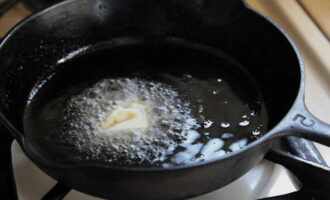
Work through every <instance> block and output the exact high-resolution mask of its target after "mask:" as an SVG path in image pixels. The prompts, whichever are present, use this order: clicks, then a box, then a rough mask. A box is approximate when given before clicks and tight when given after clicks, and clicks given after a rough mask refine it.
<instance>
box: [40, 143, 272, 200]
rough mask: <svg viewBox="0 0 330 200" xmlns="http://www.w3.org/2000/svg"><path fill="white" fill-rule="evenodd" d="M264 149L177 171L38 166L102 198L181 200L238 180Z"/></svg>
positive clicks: (85, 191)
mask: <svg viewBox="0 0 330 200" xmlns="http://www.w3.org/2000/svg"><path fill="white" fill-rule="evenodd" d="M268 149H269V143H264V144H262V145H260V146H257V147H255V148H253V149H251V150H250V151H245V152H244V153H241V154H238V155H237V156H235V157H232V158H230V159H224V160H221V161H219V162H215V163H211V164H209V165H203V166H199V167H193V168H185V169H178V170H164V171H124V170H107V169H99V170H98V174H95V170H93V169H92V170H89V169H88V168H83V169H72V170H70V169H68V170H63V171H54V170H53V169H48V168H45V167H42V166H40V167H41V168H43V169H44V170H45V171H46V172H47V173H48V174H50V175H51V176H53V177H54V178H56V179H57V180H61V181H62V182H63V183H66V184H67V185H68V186H72V187H74V188H75V189H77V190H79V191H82V192H84V193H87V194H90V195H94V196H99V197H102V198H106V199H111V200H176V199H178V200H182V199H186V198H188V197H194V196H199V195H201V194H204V193H207V192H211V191H214V190H216V189H218V188H221V187H223V186H225V185H227V184H229V183H230V182H232V181H233V180H235V179H237V178H239V177H241V176H242V175H243V174H245V173H246V172H247V171H249V170H250V169H251V167H253V166H254V165H255V164H256V163H257V162H259V161H260V160H261V159H262V158H263V156H264V154H265V153H266V152H267V151H268ZM228 169H230V170H228ZM63 172H64V173H63Z"/></svg>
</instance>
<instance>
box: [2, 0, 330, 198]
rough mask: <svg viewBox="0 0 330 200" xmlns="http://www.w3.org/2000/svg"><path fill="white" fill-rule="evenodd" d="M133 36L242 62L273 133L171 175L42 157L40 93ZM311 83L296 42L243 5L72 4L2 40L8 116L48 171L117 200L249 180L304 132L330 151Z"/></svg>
mask: <svg viewBox="0 0 330 200" xmlns="http://www.w3.org/2000/svg"><path fill="white" fill-rule="evenodd" d="M215 8H216V9H215ZM123 37H131V38H132V37H133V38H143V40H145V41H151V42H152V41H158V40H164V39H165V38H169V37H171V38H180V39H183V40H185V41H191V42H193V43H199V44H203V45H207V46H209V47H212V48H216V49H218V50H219V51H222V52H224V53H226V54H228V55H230V56H231V57H233V58H235V59H236V60H237V61H238V62H239V63H241V64H242V65H243V66H244V67H245V68H246V70H248V71H249V72H250V73H251V74H252V75H253V76H254V78H255V79H256V81H257V83H258V84H259V86H260V88H261V91H262V93H263V96H264V99H265V102H266V106H267V110H268V115H269V130H268V133H267V134H265V135H264V136H263V137H262V138H261V139H259V140H258V141H256V142H254V143H251V144H250V145H248V146H247V147H246V148H244V149H242V150H240V151H237V152H235V153H232V154H230V155H227V156H224V157H222V158H220V159H218V160H215V161H210V162H205V163H201V164H196V165H191V166H181V167H175V168H169V169H143V168H135V169H133V168H112V167H109V166H105V165H99V164H95V165H93V164H88V165H87V164H85V163H79V164H72V165H65V166H64V165H63V164H61V163H59V162H50V161H49V160H51V159H49V158H44V157H42V156H41V154H40V152H38V151H36V149H35V148H34V146H33V141H31V140H30V139H29V137H28V135H26V133H24V131H23V124H22V122H23V120H22V117H23V111H24V107H25V105H26V101H27V99H28V96H29V93H30V91H31V88H32V87H33V86H34V85H35V83H36V82H37V81H38V78H40V77H42V76H43V74H44V73H45V72H46V71H49V70H50V69H51V68H52V67H53V66H54V65H55V63H56V62H57V61H59V60H60V59H62V58H64V57H67V55H70V53H71V52H74V51H75V50H77V49H81V48H82V47H85V46H88V45H93V44H96V43H100V42H104V41H109V40H112V39H116V38H123ZM152 59H157V58H152ZM187 70H189V69H187ZM77 75H79V73H78V74H77ZM304 81H305V77H304V68H303V63H302V60H301V58H300V56H299V54H298V53H297V50H296V49H295V47H294V45H293V44H292V42H291V41H290V39H288V37H287V36H286V35H285V34H284V33H283V31H281V30H280V29H279V28H278V27H276V26H275V25H274V24H273V23H271V22H270V21H269V20H267V19H265V18H264V17H262V16H260V15H258V14H257V13H255V12H254V11H252V10H250V9H248V8H247V7H246V6H245V5H244V3H243V2H242V1H240V0H235V1H234V0H218V1H205V2H204V1H193V0H181V1H177V0H158V1H154V0H70V1H66V2H64V3H60V4H58V5H55V6H53V7H51V8H49V9H46V10H44V11H41V12H39V13H36V14H34V15H32V16H31V17H29V18H28V19H26V20H24V21H23V22H22V23H20V24H19V25H18V26H16V27H15V28H14V29H13V30H12V31H11V32H10V33H9V34H8V35H7V36H6V37H5V39H4V41H3V42H2V43H1V46H0V94H1V95H0V96H1V100H0V111H1V113H0V119H1V122H2V124H3V125H4V126H5V127H6V128H7V129H8V130H9V131H10V132H11V133H12V134H13V135H14V136H15V138H16V140H17V141H18V142H19V144H20V145H21V147H22V148H23V150H24V151H25V153H26V154H27V155H28V156H29V157H30V158H31V159H32V160H33V161H34V162H35V163H36V164H37V165H38V166H39V167H40V168H41V169H42V170H44V171H45V172H46V173H47V174H49V175H50V176H52V177H54V178H55V179H56V180H58V181H60V182H63V183H64V184H66V185H68V186H69V187H72V188H73V189H77V190H80V191H82V192H85V193H88V194H91V195H95V196H99V197H103V198H111V199H113V200H115V199H123V200H130V199H143V200H156V199H159V200H161V199H164V200H170V199H184V198H187V197H193V196H197V195H201V194H203V193H206V192H210V191H212V190H215V189H217V188H220V187H222V186H224V185H226V184H228V183H230V182H232V181H233V180H235V179H237V178H238V177H240V176H242V175H243V174H244V173H246V172H247V171H248V170H249V169H251V168H252V167H253V166H254V165H255V164H256V163H257V162H258V161H260V160H261V159H262V158H263V156H264V155H265V153H266V152H267V151H268V149H269V147H270V145H271V141H272V140H273V139H275V138H278V137H283V136H288V135H297V136H302V137H305V138H308V139H311V140H314V141H317V142H320V143H322V144H325V145H328V146H329V145H330V129H329V128H330V127H329V125H328V124H325V123H323V122H321V121H320V120H318V119H317V118H315V117H314V116H313V115H312V114H311V113H310V112H309V111H308V110H307V109H306V107H305V104H304ZM54 160H56V159H54Z"/></svg>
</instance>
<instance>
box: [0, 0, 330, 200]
mask: <svg viewBox="0 0 330 200" xmlns="http://www.w3.org/2000/svg"><path fill="white" fill-rule="evenodd" d="M247 1H248V2H249V4H251V5H252V6H253V7H254V8H256V9H257V10H258V11H260V12H262V13H263V14H265V15H267V16H268V17H270V18H271V19H273V20H274V21H275V22H277V23H278V24H280V25H281V26H282V27H283V28H284V29H285V31H287V32H288V33H289V34H290V36H291V37H292V38H293V40H294V41H295V42H296V44H297V45H298V48H299V50H300V51H301V53H302V56H303V59H304V61H305V64H306V71H307V83H306V103H307V105H308V106H309V108H310V110H311V111H312V112H313V113H314V114H315V115H317V116H318V117H320V118H321V119H322V120H324V121H326V122H328V123H330V114H329V113H330V78H329V77H330V56H329V55H330V43H329V41H328V40H326V38H325V37H324V35H322V33H321V31H320V30H319V29H318V28H317V27H316V25H315V24H314V23H313V21H312V20H311V19H310V18H309V17H308V15H307V14H306V13H305V11H304V10H303V9H302V8H301V7H300V6H299V4H298V3H297V1H296V0H285V1H284V0H247ZM26 14H28V12H27V11H26V10H25V9H24V8H23V7H22V5H18V6H16V7H15V8H14V9H12V11H10V12H9V13H8V14H6V15H5V16H4V17H3V18H1V19H0V27H7V29H8V27H10V26H11V25H12V24H14V23H16V22H17V20H18V19H20V18H22V17H24V16H26ZM6 20H7V21H6ZM2 25H3V26H2ZM5 31H6V30H5V29H2V30H0V36H1V35H2V34H3V33H5ZM318 147H319V149H320V151H321V153H322V154H323V156H324V157H325V159H326V160H327V162H328V163H329V164H330V150H329V148H327V147H324V146H321V145H318ZM12 150H13V166H14V172H15V179H16V182H17V189H18V193H19V199H20V200H35V199H40V198H41V197H42V196H43V195H44V194H46V192H47V191H49V189H50V188H51V187H52V186H53V185H54V184H55V183H56V182H55V181H54V180H53V179H51V178H50V177H48V176H47V175H46V174H44V173H43V172H42V171H40V170H39V169H38V168H37V167H36V166H35V165H34V164H33V163H32V162H31V161H29V160H28V159H27V158H26V156H25V155H24V154H23V153H22V152H21V150H20V147H19V146H18V144H17V143H14V144H13V147H12ZM298 185H299V183H296V182H295V179H294V178H292V177H291V174H290V173H289V172H288V171H287V170H285V169H284V168H282V167H280V166H278V165H274V164H273V163H270V162H268V161H262V162H261V163H260V164H259V165H257V166H256V167H255V168H253V169H252V170H251V171H250V172H249V173H247V174H246V175H245V176H243V177H241V178H240V179H238V180H237V181H235V182H233V183H232V184H230V185H228V186H226V187H224V188H222V189H220V190H218V191H216V192H212V193H210V194H207V195H204V196H202V197H198V198H194V199H193V200H253V199H257V198H260V197H266V196H273V195H279V194H285V193H288V192H291V191H294V190H296V189H297V188H298V187H299V186H298ZM65 199H66V200H87V199H88V200H91V199H96V198H94V197H90V196H87V195H85V194H82V193H79V192H77V191H72V192H70V193H69V195H68V196H67V197H66V198H65Z"/></svg>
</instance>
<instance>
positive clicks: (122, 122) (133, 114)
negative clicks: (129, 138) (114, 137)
mask: <svg viewBox="0 0 330 200" xmlns="http://www.w3.org/2000/svg"><path fill="white" fill-rule="evenodd" d="M145 128H148V118H147V114H146V106H145V105H144V104H141V103H132V104H131V106H129V107H128V108H121V107H120V108H118V109H116V110H114V111H112V112H111V113H110V115H109V116H108V117H107V118H106V119H105V120H104V121H103V122H102V123H101V129H102V130H103V132H112V131H124V130H129V129H145Z"/></svg>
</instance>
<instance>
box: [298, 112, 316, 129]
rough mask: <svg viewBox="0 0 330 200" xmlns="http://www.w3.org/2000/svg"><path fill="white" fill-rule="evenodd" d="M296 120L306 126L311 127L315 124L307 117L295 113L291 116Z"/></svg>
mask: <svg viewBox="0 0 330 200" xmlns="http://www.w3.org/2000/svg"><path fill="white" fill-rule="evenodd" d="M298 120H299V123H300V124H301V125H303V126H306V127H313V126H314V125H315V121H314V120H311V119H307V117H305V116H304V115H301V114H297V115H296V116H294V117H293V121H298Z"/></svg>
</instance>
